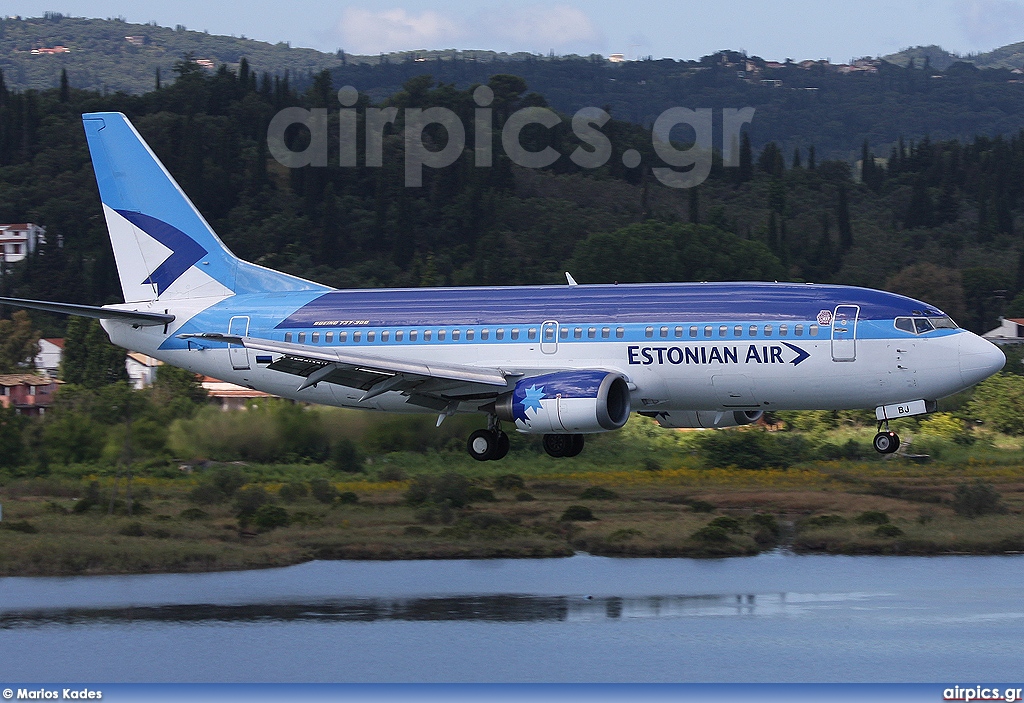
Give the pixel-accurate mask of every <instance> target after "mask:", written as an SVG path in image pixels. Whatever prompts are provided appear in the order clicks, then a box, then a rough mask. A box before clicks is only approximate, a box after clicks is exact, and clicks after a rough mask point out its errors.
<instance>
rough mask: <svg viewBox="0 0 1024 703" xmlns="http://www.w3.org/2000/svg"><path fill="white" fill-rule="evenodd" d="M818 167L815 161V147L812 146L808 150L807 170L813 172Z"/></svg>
mask: <svg viewBox="0 0 1024 703" xmlns="http://www.w3.org/2000/svg"><path fill="white" fill-rule="evenodd" d="M817 167H818V164H817V163H816V162H815V160H814V145H813V144H811V148H810V149H808V150H807V170H808V171H813V170H814V169H816V168H817Z"/></svg>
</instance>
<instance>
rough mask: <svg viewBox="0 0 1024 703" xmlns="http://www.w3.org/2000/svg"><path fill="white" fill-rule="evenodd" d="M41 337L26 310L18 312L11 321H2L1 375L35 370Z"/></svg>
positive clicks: (0, 332)
mask: <svg viewBox="0 0 1024 703" xmlns="http://www.w3.org/2000/svg"><path fill="white" fill-rule="evenodd" d="M40 336H41V335H40V333H39V331H38V330H36V329H33V325H32V320H31V319H29V316H28V313H27V312H25V311H24V310H18V311H16V312H15V313H14V314H13V315H11V319H10V320H0V373H13V372H15V371H24V370H25V369H32V368H35V366H34V363H33V360H34V359H35V356H36V354H38V353H39V337H40Z"/></svg>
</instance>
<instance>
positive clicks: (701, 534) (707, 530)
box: [690, 525, 729, 544]
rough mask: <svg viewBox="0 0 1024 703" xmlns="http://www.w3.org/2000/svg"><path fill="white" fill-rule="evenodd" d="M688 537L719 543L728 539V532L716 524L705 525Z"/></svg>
mask: <svg viewBox="0 0 1024 703" xmlns="http://www.w3.org/2000/svg"><path fill="white" fill-rule="evenodd" d="M690 538H691V539H695V540H697V541H699V542H712V543H716V544H721V543H722V542H728V541H729V533H728V532H726V531H725V530H724V529H723V528H721V527H719V526H717V525H705V526H704V527H702V528H700V529H699V530H697V531H696V532H694V533H693V534H692V535H690Z"/></svg>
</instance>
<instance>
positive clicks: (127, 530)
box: [117, 522, 146, 537]
mask: <svg viewBox="0 0 1024 703" xmlns="http://www.w3.org/2000/svg"><path fill="white" fill-rule="evenodd" d="M117 533H118V534H119V535H124V536H125V537H142V536H143V535H145V534H146V531H145V530H143V529H142V524H141V523H138V522H129V523H128V524H127V525H124V526H122V527H121V529H120V530H118V531H117Z"/></svg>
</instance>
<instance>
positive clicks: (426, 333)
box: [423, 330, 431, 342]
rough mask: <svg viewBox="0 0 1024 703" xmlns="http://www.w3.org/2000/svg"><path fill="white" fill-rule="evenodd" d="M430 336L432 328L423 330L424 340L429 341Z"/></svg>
mask: <svg viewBox="0 0 1024 703" xmlns="http://www.w3.org/2000/svg"><path fill="white" fill-rule="evenodd" d="M430 336H431V332H430V330H423V341H424V342H429V341H430Z"/></svg>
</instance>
